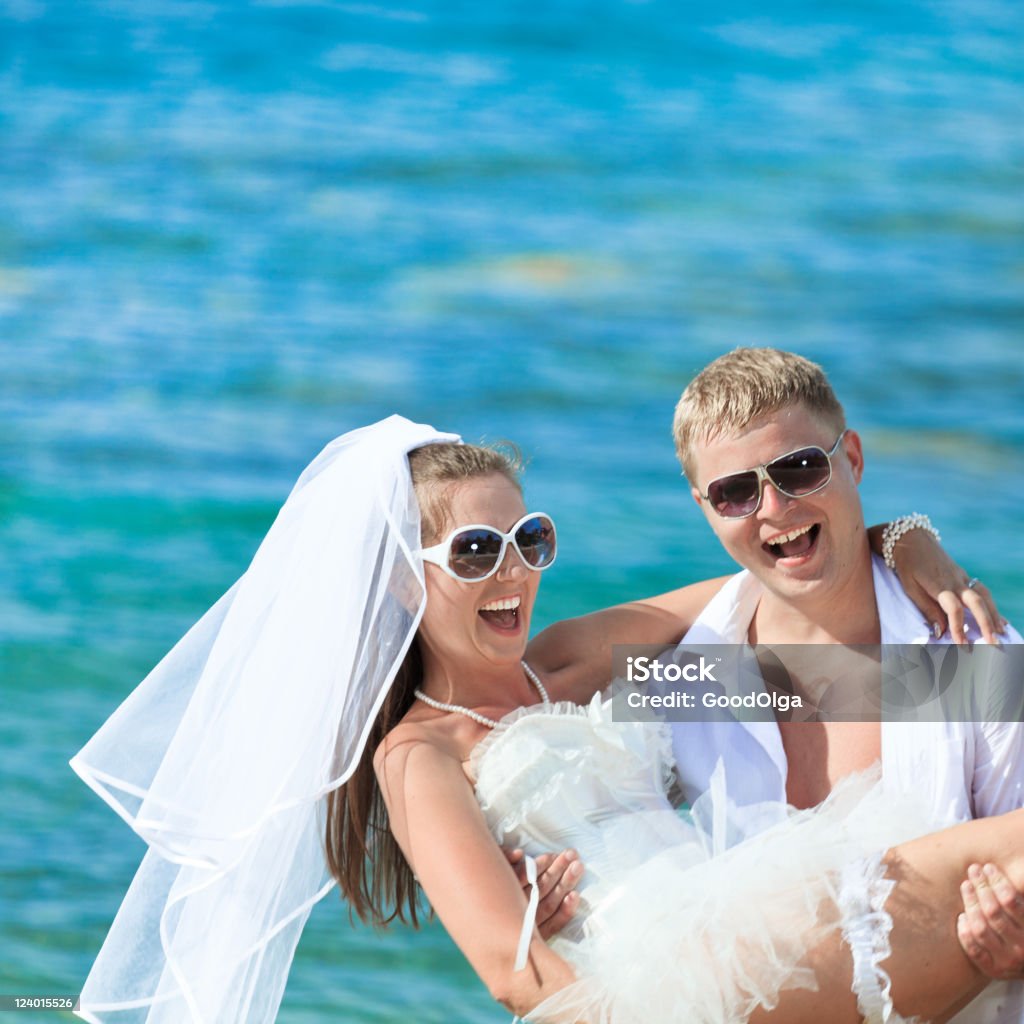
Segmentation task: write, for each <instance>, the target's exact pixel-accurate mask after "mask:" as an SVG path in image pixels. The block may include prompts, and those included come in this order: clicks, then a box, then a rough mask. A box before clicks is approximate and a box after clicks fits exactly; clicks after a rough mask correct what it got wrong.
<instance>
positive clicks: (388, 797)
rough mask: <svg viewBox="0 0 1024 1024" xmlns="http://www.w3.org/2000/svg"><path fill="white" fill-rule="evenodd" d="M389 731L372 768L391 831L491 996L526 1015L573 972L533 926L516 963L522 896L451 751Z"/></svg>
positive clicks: (450, 933) (567, 979)
mask: <svg viewBox="0 0 1024 1024" xmlns="http://www.w3.org/2000/svg"><path fill="white" fill-rule="evenodd" d="M401 733H402V729H401V727H399V728H398V729H396V730H394V731H393V732H392V733H391V734H390V735H389V736H388V737H387V738H386V739H385V741H384V743H383V744H381V747H380V748H379V749H378V751H377V754H376V756H375V758H374V767H375V769H376V771H377V778H378V781H379V783H380V786H381V792H382V794H383V796H384V801H385V803H386V805H387V809H388V816H389V820H390V825H391V830H392V832H393V834H394V836H395V839H396V840H397V842H398V844H399V846H400V847H401V849H402V852H403V853H404V854H405V857H406V859H407V860H408V862H409V865H410V867H411V868H412V869H413V871H414V872H415V874H416V878H417V880H418V882H419V884H420V885H421V886H422V887H423V891H424V893H425V894H426V896H427V899H428V900H429V901H430V904H431V906H432V907H433V908H434V910H435V911H436V913H437V915H438V917H439V918H440V919H441V923H442V924H443V925H444V926H445V928H446V929H447V931H448V934H449V935H450V936H451V937H452V939H453V940H454V942H455V944H456V945H457V946H458V947H459V949H460V950H461V951H462V952H463V954H464V955H465V957H466V959H467V960H468V961H469V962H470V964H471V965H472V967H473V969H474V970H475V971H476V972H477V974H478V975H479V976H480V978H481V980H482V981H483V982H484V984H485V985H486V986H487V988H488V990H489V991H490V993H491V995H493V996H494V998H495V999H496V1000H498V1001H499V1002H501V1003H503V1004H504V1005H505V1006H506V1007H508V1008H509V1009H510V1010H511V1011H512V1012H513V1013H517V1014H524V1013H526V1012H527V1011H528V1010H530V1009H532V1008H533V1007H534V1006H536V1005H537V1004H538V1003H539V1002H541V1000H542V999H544V998H545V997H546V996H548V995H551V994H552V993H553V992H556V991H557V990H558V989H560V988H563V987H564V986H565V985H567V984H569V982H571V981H572V980H573V978H574V975H573V972H572V970H571V968H570V967H569V965H568V964H567V963H566V962H565V961H564V960H562V959H561V957H559V956H557V955H556V954H555V953H553V952H552V951H551V950H550V949H549V948H548V947H547V945H545V943H544V942H543V940H542V939H541V938H540V936H539V934H538V933H537V930H536V929H534V931H533V936H532V939H531V942H530V947H529V961H528V963H527V966H526V968H525V969H524V970H521V971H516V970H514V966H515V958H516V950H517V946H518V944H519V937H520V933H521V931H522V926H523V918H524V915H525V913H526V908H527V901H526V898H525V896H524V893H523V889H522V887H521V885H520V883H519V882H518V881H517V880H516V876H515V873H514V872H513V870H512V868H511V867H510V866H509V864H508V861H507V860H506V859H505V856H504V854H503V853H502V852H501V849H500V848H499V847H498V844H497V843H496V842H495V841H494V838H493V837H492V836H491V834H490V832H489V831H488V829H487V824H486V822H485V820H484V817H483V814H482V812H481V810H480V807H479V805H478V804H477V802H476V798H475V797H474V795H473V791H472V788H471V787H470V784H469V782H468V780H467V779H466V776H465V774H464V772H463V770H462V766H461V765H460V763H459V761H458V758H457V757H456V756H454V755H453V754H452V753H451V752H449V751H447V750H443V749H441V748H439V747H437V746H435V745H434V744H433V743H431V742H428V741H427V740H425V739H422V738H415V737H414V738H408V736H409V734H408V733H407V734H406V737H407V738H403V737H402V735H401Z"/></svg>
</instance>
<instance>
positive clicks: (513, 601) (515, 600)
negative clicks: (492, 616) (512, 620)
mask: <svg viewBox="0 0 1024 1024" xmlns="http://www.w3.org/2000/svg"><path fill="white" fill-rule="evenodd" d="M521 600H522V598H520V596H519V595H518V594H516V596H515V597H499V598H498V600H497V601H491V603H490V604H485V605H482V606H481V607H480V611H482V612H504V611H509V610H510V609H513V608H518V607H519V603H520V601H521Z"/></svg>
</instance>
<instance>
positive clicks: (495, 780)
mask: <svg viewBox="0 0 1024 1024" xmlns="http://www.w3.org/2000/svg"><path fill="white" fill-rule="evenodd" d="M407 456H408V458H407ZM410 467H411V475H410ZM555 543H556V542H555V533H554V525H553V523H552V522H551V520H550V519H549V518H548V517H547V516H545V515H543V514H539V513H532V514H531V513H527V510H526V508H525V506H524V504H523V501H522V497H521V493H520V490H519V485H518V482H517V480H516V477H515V473H514V470H513V467H512V466H511V465H510V464H509V463H508V461H507V460H505V459H504V458H503V457H502V456H501V455H499V454H497V453H495V452H493V451H490V450H488V449H481V448H477V447H475V446H471V445H462V444H459V443H457V439H456V438H453V437H451V436H450V435H438V434H436V433H435V432H434V431H432V430H430V429H429V428H425V427H420V426H417V425H415V424H411V423H409V422H408V421H405V420H402V419H400V418H399V417H391V418H390V419H389V420H385V421H382V422H381V423H379V424H375V425H373V426H371V427H367V428H363V429H362V430H359V431H354V432H352V433H351V434H347V435H345V436H343V437H341V438H339V439H337V440H336V441H335V442H332V444H331V445H328V447H327V448H326V449H325V450H324V451H323V452H322V453H321V455H320V456H318V458H317V459H316V460H314V462H313V463H311V465H310V466H309V467H307V469H306V471H305V472H304V473H303V474H302V476H301V477H300V478H299V481H298V483H297V484H296V486H295V488H294V489H293V491H292V494H291V495H290V497H289V500H288V502H287V503H286V504H285V506H284V508H283V509H282V510H281V512H280V514H279V515H278V518H277V520H276V521H275V523H274V525H273V526H272V528H271V530H270V532H269V533H268V535H267V537H266V538H265V539H264V541H263V543H262V545H261V546H260V549H259V551H258V552H257V554H256V557H255V558H254V560H253V563H252V565H251V566H250V568H249V569H248V570H247V572H246V573H245V575H244V576H243V577H242V578H241V579H240V580H239V581H238V582H237V583H236V584H235V586H234V587H232V589H231V590H229V591H228V593H227V594H225V596H224V597H223V598H222V599H221V600H220V601H219V602H218V603H217V604H216V605H215V606H214V607H213V608H212V609H211V610H210V611H209V612H208V613H207V614H206V616H204V617H203V619H201V620H200V622H199V623H197V625H196V626H195V627H193V629H192V630H191V631H190V632H189V633H188V634H187V635H186V636H185V638H184V639H183V640H182V641H181V642H180V643H179V644H178V645H177V646H176V647H175V648H174V650H172V651H171V653H170V654H169V655H168V656H167V657H166V658H165V659H164V661H162V662H161V663H160V665H158V666H157V668H156V669H154V671H153V672H152V673H151V674H150V676H149V677H147V679H146V680H145V681H144V682H143V683H142V684H141V685H140V687H139V688H138V689H137V690H136V691H135V692H134V693H133V694H132V695H131V696H130V697H129V698H128V699H127V700H126V701H125V703H124V704H122V705H121V707H120V708H118V710H117V711H116V712H115V714H114V715H113V716H112V717H111V719H110V720H108V722H107V723H106V724H105V725H104V726H103V728H101V729H100V731H99V732H98V733H97V734H96V735H95V736H94V737H93V739H92V740H91V741H90V742H89V743H88V744H87V745H86V746H85V747H84V748H83V750H82V751H81V752H80V753H79V755H78V756H77V757H76V758H75V759H73V761H72V765H73V767H74V768H75V770H76V771H78V772H79V774H81V775H82V777H83V778H84V779H85V781H86V782H87V783H88V784H90V785H91V786H93V788H94V789H96V791H97V792H98V793H99V794H100V795H101V796H102V797H103V798H104V799H106V800H107V801H108V802H109V803H111V805H112V806H113V807H114V808H115V810H117V811H118V813H120V814H121V815H122V816H123V817H124V818H125V819H126V821H128V823H129V824H130V825H131V826H132V827H133V829H135V831H136V832H137V833H138V834H139V835H140V836H142V838H144V839H145V840H146V842H147V843H148V844H149V850H148V852H147V853H146V856H145V858H144V859H143V862H142V865H141V866H140V869H139V872H138V874H137V875H136V878H135V880H134V882H133V884H132V886H131V888H130V890H129V892H128V894H127V896H126V897H125V901H124V903H123V904H122V907H121V909H120V911H119V913H118V915H117V918H116V919H115V921H114V924H113V926H112V928H111V932H110V934H109V935H108V938H107V941H106V943H105V944H104V946H103V948H102V950H101V952H100V954H99V957H98V958H97V961H96V964H95V965H94V967H93V970H92V972H91V973H90V975H89V978H88V980H87V982H86V985H85V987H84V989H83V992H82V998H81V1010H80V1011H79V1014H80V1016H82V1017H84V1018H85V1019H87V1020H101V1019H104V1018H105V1017H106V1016H107V1014H109V1013H114V1012H115V1011H118V1015H117V1017H116V1018H115V1019H118V1020H120V1019H135V1018H138V1019H145V1020H147V1021H174V1022H178V1021H182V1020H193V1021H217V1022H220V1021H243V1020H244V1021H270V1020H273V1019H274V1017H275V1015H276V1012H277V1007H278V1005H279V1003H280V1000H281V997H282V994H283V990H284V984H285V981H286V980H287V973H288V969H289V966H290V963H291V959H292V956H293V954H294V949H295V945H296V944H297V942H298V938H299V935H300V934H301V930H302V926H303V924H304V922H305V919H306V917H307V916H308V913H309V911H310V909H311V907H312V906H313V904H314V903H315V902H316V901H317V900H319V899H320V898H321V897H322V896H323V895H325V894H326V893H327V892H328V891H329V890H330V889H331V888H332V887H333V884H334V881H335V879H336V880H337V882H338V884H339V885H340V888H341V889H342V891H343V893H344V894H345V895H346V896H347V898H348V899H349V900H350V902H351V903H352V905H353V907H354V908H355V909H356V911H357V912H359V913H360V914H361V915H363V916H369V917H371V918H372V919H374V920H375V921H378V922H383V921H386V920H389V919H391V918H393V917H394V916H402V915H404V914H406V913H407V914H409V915H410V916H411V917H412V919H413V920H415V917H416V901H417V896H418V892H419V889H420V888H422V891H423V893H424V894H425V895H426V897H427V899H428V900H429V901H430V903H431V906H432V907H433V909H434V911H436V912H437V914H438V916H439V917H440V919H441V920H442V922H443V923H444V925H445V927H446V928H447V929H448V930H449V932H450V934H451V935H452V937H453V938H454V940H455V941H456V943H457V944H458V945H459V947H460V948H461V949H462V951H463V952H464V953H465V955H466V956H467V958H468V959H469V961H470V962H471V964H472V965H473V967H474V968H475V969H476V970H477V972H478V973H479V975H480V976H481V978H482V979H483V980H484V982H485V983H486V984H487V986H488V988H489V989H490V991H491V992H492V993H493V994H494V996H495V997H496V998H497V999H499V1000H500V1001H501V1002H502V1003H504V1004H505V1005H507V1006H508V1007H510V1008H511V1009H513V1010H514V1011H515V1012H517V1013H520V1014H527V1015H528V1019H529V1020H536V1021H544V1020H551V1021H554V1020H557V1021H575V1020H581V1021H587V1022H588V1024H597V1022H599V1021H607V1022H609V1024H610V1022H615V1024H622V1022H626V1021H629V1022H632V1021H639V1020H641V1019H642V1020H645V1021H652V1020H654V1021H661V1020H687V1021H709V1022H710V1021H740V1020H750V1021H753V1022H758V1024H759V1022H762V1021H765V1022H768V1021H776V1020H779V1021H787V1022H802V1021H820V1020H821V1019H822V1018H823V1016H824V1014H825V1013H828V1014H829V1015H830V1016H832V1017H834V1018H835V1020H836V1021H841V1020H851V1021H857V1020H859V1017H858V1016H857V1014H856V1005H855V1000H854V998H853V996H852V993H851V991H850V988H851V977H850V974H851V965H850V958H849V954H848V952H847V950H846V947H845V946H844V944H843V941H842V935H843V934H844V933H848V931H849V928H850V927H851V924H856V925H859V926H862V927H871V928H876V929H880V930H881V931H882V932H883V933H884V937H885V938H886V939H889V938H890V936H889V928H890V927H891V945H892V956H891V957H890V959H889V960H888V962H887V968H888V970H889V973H890V974H891V976H892V979H893V985H894V988H895V995H896V1001H897V1003H898V1004H899V1008H900V1011H901V1012H903V1013H916V1014H921V1015H923V1016H924V1017H926V1018H927V1019H931V1020H937V1021H938V1020H943V1019H946V1018H947V1017H948V1015H949V1013H951V1012H952V1011H953V1010H955V1009H956V1008H957V1007H959V1006H960V1005H962V1004H963V1003H964V1002H966V1001H967V1000H968V999H969V998H970V997H971V996H972V995H973V994H974V993H976V992H977V991H978V990H980V988H981V987H982V984H983V981H984V979H982V978H981V977H980V975H979V974H978V973H977V972H976V971H975V969H974V968H973V967H972V966H971V965H970V963H969V962H968V960H967V959H966V957H965V956H964V954H963V953H962V952H961V950H960V946H959V944H958V942H957V939H956V935H955V932H954V929H953V921H954V919H955V917H956V914H957V912H958V911H959V909H960V902H959V893H958V882H959V880H960V879H961V878H962V877H963V876H964V874H965V871H966V868H967V866H968V865H969V864H972V863H974V862H978V861H992V862H996V863H998V864H1000V865H1001V866H1002V867H1003V868H1004V869H1005V870H1006V872H1007V874H1008V875H1009V876H1010V879H1011V880H1012V881H1013V882H1014V883H1015V884H1017V885H1022V884H1024V855H1022V854H1021V853H1020V852H1019V850H1018V847H1019V845H1020V844H1019V837H1020V835H1021V833H1022V830H1024V823H1022V821H1021V820H1020V819H1019V817H1018V815H1017V814H1013V815H1006V816H1004V817H1002V818H997V819H989V820H987V821H977V822H971V823H968V824H966V825H962V826H958V827H956V828H953V829H950V830H947V831H946V832H944V833H941V834H939V835H937V836H933V837H925V838H919V839H911V838H910V837H911V836H913V835H914V834H915V833H916V832H919V831H920V830H921V828H922V827H923V826H921V825H919V824H918V823H916V822H915V821H914V817H915V815H914V813H913V811H912V809H908V808H906V807H904V806H898V805H896V804H894V803H890V802H889V801H888V800H886V799H883V798H882V796H881V794H880V792H879V788H878V787H877V786H872V785H871V784H870V780H869V779H859V780H858V779H855V780H852V781H851V782H850V783H849V784H845V785H843V786H841V787H839V788H838V789H837V791H836V792H835V793H834V794H833V796H832V797H830V798H829V800H827V801H826V803H825V804H824V805H822V807H821V808H819V809H816V810H814V811H810V812H798V813H792V814H790V815H788V816H784V817H783V818H782V820H780V821H779V822H778V824H776V825H775V826H773V827H772V828H770V829H768V830H766V831H765V832H763V833H761V834H760V835H758V836H755V837H753V838H752V839H750V840H748V841H746V842H744V843H741V844H739V845H738V846H736V847H734V848H732V849H731V850H728V851H726V852H724V853H718V854H717V855H716V854H715V853H714V848H715V844H716V838H715V834H714V832H713V831H712V832H711V833H708V832H705V831H704V830H702V829H701V828H700V827H698V824H697V821H698V819H699V818H700V814H699V813H698V811H699V810H700V808H698V807H697V806H695V807H694V814H693V815H692V816H690V817H687V816H680V815H677V814H676V813H675V812H674V811H673V810H672V808H671V806H670V804H669V803H668V800H667V797H666V791H667V787H668V784H669V779H670V772H671V768H672V765H671V752H670V744H669V743H668V742H667V738H666V737H665V735H664V734H663V732H662V729H661V727H658V726H655V725H653V724H646V723H639V722H631V723H617V722H614V721H612V720H611V717H610V712H609V709H608V705H607V704H606V703H605V702H603V701H602V699H601V696H600V694H598V693H597V691H598V689H599V687H600V685H601V682H602V681H601V680H596V679H595V680H589V681H587V682H586V683H583V682H577V683H574V684H573V685H571V686H570V685H566V684H564V683H563V681H562V677H560V675H559V673H558V672H556V671H554V670H553V669H552V668H551V666H549V665H548V664H546V663H545V662H544V660H543V659H539V660H535V661H534V662H532V663H531V660H530V657H531V655H530V650H529V648H528V645H527V636H528V631H529V624H530V615H531V612H532V608H533V603H534V600H535V598H536V594H537V588H538V584H539V578H540V571H541V570H543V569H546V568H547V567H548V566H550V565H551V563H552V562H553V560H554V556H555ZM712 592H713V588H712ZM708 596H710V595H709V594H708V589H707V586H706V585H705V586H703V587H701V586H698V587H697V588H694V590H692V591H691V592H689V593H686V592H678V593H677V594H676V595H673V597H672V601H671V602H670V603H671V606H672V608H673V609H676V610H678V611H679V612H680V614H681V615H684V616H685V615H686V614H687V612H686V609H687V607H688V605H689V612H688V614H689V617H690V618H691V620H692V616H693V615H695V614H696V612H697V611H698V610H699V607H700V604H701V603H703V601H706V600H707V598H708ZM693 602H696V605H694V604H693ZM634 611H635V608H634ZM667 618H668V617H667V616H665V615H660V616H644V617H642V621H643V623H644V626H643V629H644V630H648V632H646V633H645V632H643V631H642V630H640V631H639V632H638V630H639V629H640V623H639V622H638V621H637V619H636V617H635V616H634V615H632V614H631V613H630V612H628V611H626V612H624V618H623V620H622V621H623V624H624V625H627V626H628V629H629V634H628V638H629V639H630V640H632V641H635V642H668V641H670V640H672V639H675V638H677V636H678V635H679V634H680V633H681V632H682V631H683V628H684V622H685V620H683V621H676V622H675V623H674V624H673V625H672V626H671V631H669V624H668V622H667V621H666V620H667ZM627 620H628V622H627ZM524 656H525V659H526V660H525V661H523V658H524ZM701 799H702V801H703V800H705V799H706V802H707V803H708V804H709V807H708V808H707V812H708V817H710V818H711V819H714V818H716V817H718V818H720V815H721V814H722V813H724V812H725V809H726V807H727V802H726V797H725V795H724V794H723V793H721V792H718V793H714V792H712V793H709V794H707V796H706V798H703V797H702V798H701ZM698 803H699V802H698ZM325 835H326V857H325V851H324V847H323V840H324V836H325ZM498 839H500V840H502V841H505V842H508V841H510V840H511V842H513V843H515V844H518V845H521V846H523V847H524V848H525V849H526V850H527V852H528V853H529V852H531V850H533V851H537V852H539V851H541V850H544V849H553V848H561V847H564V846H569V845H575V846H577V847H579V848H580V849H581V851H582V852H583V853H584V855H585V856H584V861H585V863H586V871H585V874H584V876H583V879H582V881H581V883H580V885H579V891H580V893H581V898H580V903H581V908H580V912H579V913H577V914H576V915H575V917H574V921H573V924H572V926H571V927H570V928H568V929H566V930H565V933H564V934H563V935H562V936H560V937H559V938H558V939H556V940H553V941H552V942H551V943H546V942H545V941H544V940H543V939H542V938H541V937H540V935H539V933H538V931H537V930H536V928H535V927H534V926H533V921H534V915H535V911H536V903H537V899H538V893H537V886H536V885H535V884H534V885H531V886H530V895H529V898H527V896H526V895H524V892H523V889H522V887H521V886H520V884H519V881H518V880H517V878H516V875H515V873H514V871H513V869H512V868H511V867H510V865H509V863H508V861H507V860H506V858H505V856H504V855H503V853H502V851H501V848H500V847H499V845H498V841H497V840H498ZM908 840H909V841H908ZM897 844H901V845H897ZM887 849H888V852H887V853H884V855H883V851H885V850H887ZM529 863H531V864H532V862H529ZM885 874H887V875H888V877H890V878H892V879H893V880H894V881H895V882H896V886H895V891H894V892H893V894H892V896H891V897H890V898H889V900H888V902H887V903H886V906H885V908H884V909H883V908H881V907H876V908H874V910H873V913H872V914H871V915H869V916H870V920H865V921H853V922H851V920H850V918H851V915H852V914H854V911H853V910H851V909H850V907H849V906H847V905H846V903H845V901H844V899H843V896H842V893H843V892H844V891H845V889H846V888H847V887H848V886H849V885H850V884H854V885H857V884H863V885H864V886H867V885H869V884H871V883H877V881H878V880H879V879H880V878H881V877H882V876H883V875H885ZM332 876H333V877H332ZM851 878H852V879H853V882H852V883H851ZM890 912H891V913H890ZM936 921H946V922H948V925H947V926H946V927H944V928H943V927H936V925H935V922H936ZM912 951H913V952H912ZM122 1011H124V1012H122ZM126 1013H127V1016H126V1015H125V1014H126ZM890 1019H891V1020H896V1019H897V1018H896V1017H895V1016H893V1017H890Z"/></svg>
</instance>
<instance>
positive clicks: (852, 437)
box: [843, 430, 864, 484]
mask: <svg viewBox="0 0 1024 1024" xmlns="http://www.w3.org/2000/svg"><path fill="white" fill-rule="evenodd" d="M843 448H844V449H845V451H846V457H847V458H848V459H849V460H850V469H851V470H852V471H853V481H854V483H856V484H859V483H860V481H861V478H862V477H863V476H864V446H863V445H862V444H861V441H860V434H858V433H857V431H856V430H847V432H846V436H845V437H844V438H843Z"/></svg>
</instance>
